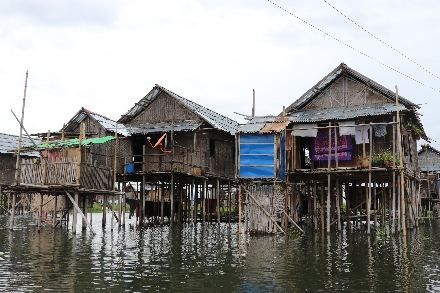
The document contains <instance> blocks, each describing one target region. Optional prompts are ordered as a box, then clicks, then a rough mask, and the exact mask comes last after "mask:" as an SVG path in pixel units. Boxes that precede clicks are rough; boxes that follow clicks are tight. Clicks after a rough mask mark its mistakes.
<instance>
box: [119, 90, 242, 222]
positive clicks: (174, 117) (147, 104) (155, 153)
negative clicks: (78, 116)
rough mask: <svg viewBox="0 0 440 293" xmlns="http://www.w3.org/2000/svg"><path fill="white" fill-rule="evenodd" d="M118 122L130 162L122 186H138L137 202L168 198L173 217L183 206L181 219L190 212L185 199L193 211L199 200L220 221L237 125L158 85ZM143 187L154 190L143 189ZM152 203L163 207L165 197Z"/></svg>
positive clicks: (232, 169) (231, 173)
mask: <svg viewBox="0 0 440 293" xmlns="http://www.w3.org/2000/svg"><path fill="white" fill-rule="evenodd" d="M118 122H119V123H122V124H124V125H125V127H126V129H127V131H128V133H129V134H130V138H131V150H132V161H131V162H127V164H126V170H125V173H124V174H123V177H124V179H123V180H124V181H125V182H127V181H132V182H133V181H134V182H139V183H142V185H143V186H144V187H141V190H140V192H141V193H143V192H144V193H145V195H144V194H141V196H140V198H141V202H142V201H144V199H146V198H147V194H146V193H147V192H148V191H150V192H155V193H156V194H163V195H166V194H168V196H169V197H168V198H170V204H171V211H170V212H171V214H173V215H174V211H173V209H174V208H175V209H176V210H177V207H174V204H175V203H177V202H179V204H184V206H185V207H181V206H180V207H179V211H180V212H179V213H178V215H181V212H182V210H183V209H185V212H187V211H188V208H189V204H190V201H189V198H192V200H191V202H192V204H193V205H195V206H197V204H196V201H197V200H198V199H201V200H203V201H204V202H205V204H206V205H207V206H206V207H205V205H204V204H202V205H201V206H202V209H205V208H206V210H207V211H209V210H211V211H212V212H214V211H217V215H218V211H219V202H220V201H219V197H220V194H221V192H220V189H225V188H226V187H225V186H228V187H227V189H228V191H229V192H227V194H230V184H231V181H232V180H234V177H235V173H234V168H235V156H234V154H235V153H234V152H235V151H234V150H235V133H236V131H237V127H238V123H237V122H236V121H234V120H232V119H229V118H228V117H225V116H223V115H221V114H219V113H216V112H214V111H212V110H210V109H207V108H205V107H203V106H201V105H199V104H197V103H194V102H192V101H190V100H188V99H186V98H183V97H181V96H179V95H177V94H175V93H173V92H171V91H170V90H168V89H166V88H164V87H162V86H159V85H156V86H155V87H154V88H153V89H152V90H151V91H150V92H149V93H148V94H147V95H146V96H145V97H144V98H142V99H141V100H140V101H139V102H137V103H136V104H135V106H134V107H133V108H131V109H130V110H129V111H127V113H125V114H124V115H122V117H121V118H120V119H119V121H118ZM146 184H149V185H151V186H154V187H153V188H151V189H147V187H146ZM220 185H221V186H220ZM164 186H165V189H166V190H164ZM193 188H195V190H194V189H193ZM190 190H192V191H190ZM214 190H215V191H214ZM190 193H191V195H190ZM175 197H176V201H174V198H175ZM177 197H178V198H177ZM149 198H151V196H150V197H149ZM155 198H156V200H155V201H161V200H162V202H163V196H160V195H159V196H155ZM148 204H149V203H147V205H146V210H147V213H148V210H149V209H150V208H149V207H148ZM142 208H143V207H142ZM158 209H159V210H160V208H157V210H158ZM193 211H195V209H193ZM203 213H204V212H203ZM141 214H142V215H143V213H141ZM155 214H156V215H157V213H156V212H155ZM179 219H180V216H179ZM162 220H163V212H162ZM203 220H204V217H203Z"/></svg>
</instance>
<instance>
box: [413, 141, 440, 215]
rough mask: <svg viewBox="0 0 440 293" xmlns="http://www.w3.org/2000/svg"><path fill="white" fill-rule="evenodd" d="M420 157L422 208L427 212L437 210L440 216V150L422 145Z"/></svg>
mask: <svg viewBox="0 0 440 293" xmlns="http://www.w3.org/2000/svg"><path fill="white" fill-rule="evenodd" d="M418 157H419V167H420V179H421V191H420V193H421V194H420V197H421V201H422V208H423V210H424V212H425V214H427V212H428V211H432V210H435V211H436V216H437V217H438V216H440V207H439V200H440V197H439V195H440V151H438V150H437V149H435V148H433V147H432V146H430V145H422V148H421V149H420V150H419V154H418Z"/></svg>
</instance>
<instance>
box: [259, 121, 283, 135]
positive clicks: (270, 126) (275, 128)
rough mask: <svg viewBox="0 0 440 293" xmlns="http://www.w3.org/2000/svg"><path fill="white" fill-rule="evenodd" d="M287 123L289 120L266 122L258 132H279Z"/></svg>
mask: <svg viewBox="0 0 440 293" xmlns="http://www.w3.org/2000/svg"><path fill="white" fill-rule="evenodd" d="M287 125H289V122H273V123H266V125H264V127H263V128H262V129H261V130H260V131H259V132H260V133H267V132H279V131H283V130H284V129H286V127H287Z"/></svg>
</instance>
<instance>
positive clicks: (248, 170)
mask: <svg viewBox="0 0 440 293" xmlns="http://www.w3.org/2000/svg"><path fill="white" fill-rule="evenodd" d="M274 172H275V170H274V168H273V167H252V166H240V177H241V178H246V177H250V178H273V177H274Z"/></svg>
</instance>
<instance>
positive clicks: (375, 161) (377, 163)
mask: <svg viewBox="0 0 440 293" xmlns="http://www.w3.org/2000/svg"><path fill="white" fill-rule="evenodd" d="M371 166H373V167H382V166H383V160H382V154H376V155H374V156H373V157H371Z"/></svg>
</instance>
